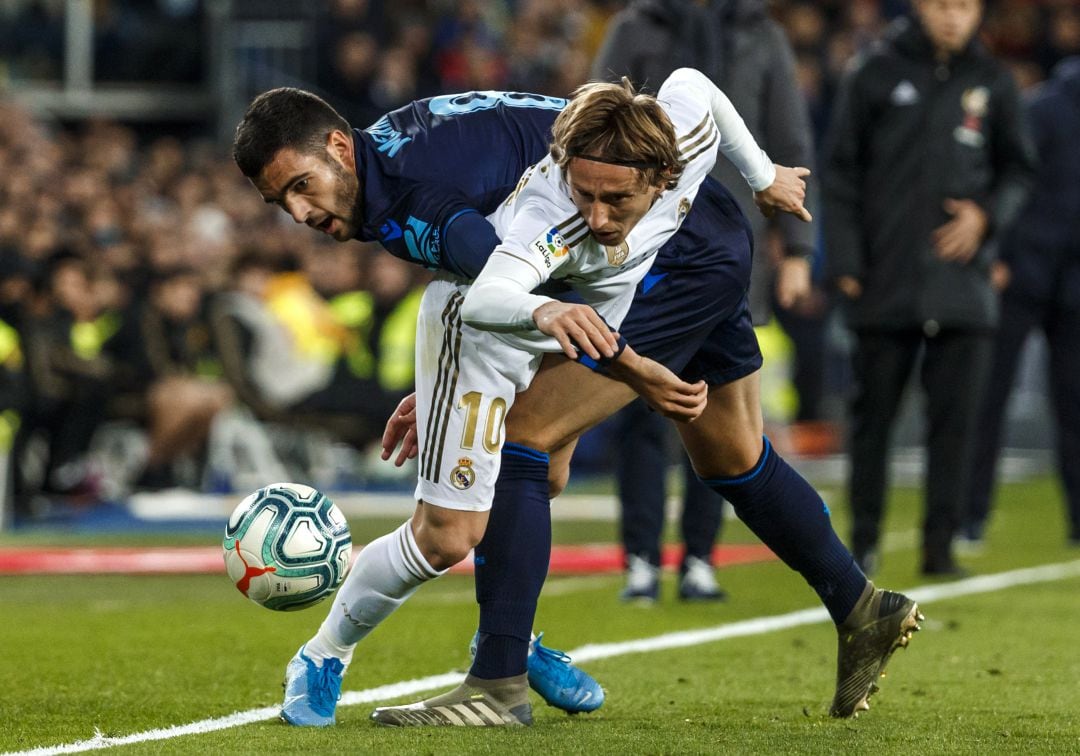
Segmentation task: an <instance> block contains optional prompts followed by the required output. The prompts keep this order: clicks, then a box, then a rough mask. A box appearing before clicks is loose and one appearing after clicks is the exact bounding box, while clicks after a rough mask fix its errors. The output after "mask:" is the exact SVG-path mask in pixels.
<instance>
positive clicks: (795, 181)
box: [754, 165, 814, 223]
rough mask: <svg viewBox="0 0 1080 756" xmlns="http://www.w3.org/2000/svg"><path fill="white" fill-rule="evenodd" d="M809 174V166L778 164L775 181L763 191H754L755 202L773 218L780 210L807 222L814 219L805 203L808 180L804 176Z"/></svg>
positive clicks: (764, 213)
mask: <svg viewBox="0 0 1080 756" xmlns="http://www.w3.org/2000/svg"><path fill="white" fill-rule="evenodd" d="M809 175H810V169H809V168H802V167H798V168H788V167H787V166H783V165H777V166H776V178H775V179H774V180H773V182H772V183H771V184H769V185H768V186H767V187H765V188H764V189H762V190H761V191H759V192H754V202H755V204H757V206H758V209H759V210H761V213H762V215H764V216H765V217H766V218H771V217H772V215H773V213H775V212H776V211H777V210H780V211H781V212H785V213H791V214H792V215H794V216H795V217H796V218H799V219H800V220H803V221H805V222H807V223H809V222H810V221H812V220H813V219H814V218H813V216H811V215H810V211H809V210H807V209H806V206H805V205H804V204H803V203H804V202H806V181H804V180H803V178H804V177H806V176H809Z"/></svg>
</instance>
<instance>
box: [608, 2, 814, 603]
mask: <svg viewBox="0 0 1080 756" xmlns="http://www.w3.org/2000/svg"><path fill="white" fill-rule="evenodd" d="M683 66H690V67H694V68H697V69H699V70H701V71H703V72H704V73H706V74H707V75H708V76H709V77H710V78H711V79H712V80H713V81H714V82H716V84H717V85H718V86H719V87H720V89H722V90H723V91H724V93H725V94H726V95H727V96H728V98H730V100H731V101H732V103H733V104H734V105H735V108H736V109H737V110H738V111H739V113H740V114H741V115H742V117H743V120H744V121H746V124H747V126H748V127H749V128H750V131H751V133H753V134H754V137H755V139H757V140H758V143H759V144H760V145H761V146H762V148H763V149H765V150H766V151H767V152H768V153H769V155H770V157H772V159H773V160H775V161H776V162H778V163H780V164H782V165H800V166H812V165H813V163H814V161H813V152H812V145H813V138H812V134H811V132H810V121H809V116H808V113H807V108H806V104H805V101H804V99H803V96H802V94H801V92H800V91H799V89H798V79H797V77H796V75H795V56H794V53H793V52H792V49H791V45H790V44H789V42H788V40H787V37H786V36H785V34H784V31H783V29H782V28H781V27H780V26H779V24H777V23H776V22H775V21H773V20H772V18H770V16H769V15H768V13H767V10H766V3H765V2H764V0H712V2H707V3H701V2H696V1H695V0H640V1H638V2H633V3H631V4H630V6H629V7H628V8H627V9H626V10H625V11H622V12H621V13H619V14H617V15H616V16H615V18H614V19H613V20H612V22H611V24H610V26H609V27H608V33H607V37H606V38H605V40H604V43H603V45H602V47H601V49H600V52H599V54H598V55H597V57H596V59H595V60H594V61H593V77H594V78H602V79H608V80H617V79H618V78H619V77H621V76H628V77H629V78H630V79H631V81H633V82H634V83H635V84H636V85H637V86H639V87H643V88H645V89H647V90H648V89H652V90H655V88H656V87H657V86H659V84H660V83H661V82H662V81H663V80H664V79H665V78H666V77H667V76H668V75H669V74H670V73H671V72H672V71H674V70H675V69H676V68H680V67H683ZM713 176H714V178H716V179H717V180H719V181H721V182H722V183H723V184H724V186H726V187H727V188H728V190H729V191H731V192H732V194H733V195H734V196H735V198H736V199H737V200H738V202H739V205H740V207H741V208H742V210H743V213H744V214H745V215H746V217H747V220H748V221H749V223H750V227H751V229H752V233H753V237H754V245H755V251H756V255H755V260H754V267H753V271H752V275H751V284H750V288H751V290H750V307H751V313H752V315H753V318H754V323H755V324H758V325H760V324H763V323H766V322H768V320H769V318H770V315H771V311H772V303H773V302H774V301H775V302H776V304H777V305H778V307H779V309H780V310H782V311H787V310H789V309H790V308H793V307H795V306H796V305H798V304H800V303H802V302H804V301H805V300H806V299H807V298H808V297H809V295H810V292H811V286H810V265H811V262H810V261H811V257H812V255H813V249H814V246H813V245H814V232H813V228H812V227H811V226H810V225H808V224H806V223H802V222H801V221H798V220H797V219H795V218H794V217H792V216H788V217H787V218H779V217H777V218H776V219H775V220H773V221H769V220H767V219H766V218H765V217H764V216H762V215H761V213H760V212H759V211H758V210H757V208H756V207H755V205H754V201H753V194H752V193H751V191H750V189H749V187H748V186H747V185H746V182H745V181H744V180H743V178H742V176H740V175H739V172H738V171H737V170H736V169H735V167H734V166H733V165H731V164H730V163H729V162H727V161H726V160H720V161H718V162H717V166H716V169H715V170H714V171H713ZM821 326H822V322H821V318H820V317H819V318H818V319H817V321H816V323H815V326H814V327H811V328H808V329H806V330H807V334H808V335H809V336H810V339H811V340H812V341H813V340H816V339H817V338H818V337H816V336H814V335H813V332H814V330H815V328H816V331H817V333H818V334H820V333H821V332H822V327H821ZM802 343H805V339H804V340H802ZM810 351H811V352H813V353H815V355H820V353H821V352H822V351H823V350H822V349H821V347H820V345H816V344H815V345H813V348H812V349H811V350H810ZM799 362H800V363H801V364H802V365H803V366H804V367H805V366H806V365H807V363H811V364H813V365H815V366H817V367H818V369H820V366H821V364H822V363H821V361H820V358H819V357H817V356H815V357H814V359H813V360H799ZM809 383H810V384H812V385H813V386H814V388H812V390H813V391H817V392H820V388H821V381H820V378H817V379H815V378H810V380H809ZM804 385H805V384H804ZM817 403H818V400H817V399H816V398H811V397H810V396H807V398H806V400H805V401H804V402H802V403H801V405H802V406H804V407H806V408H810V407H812V406H816V405H817ZM617 422H618V424H619V433H618V435H617V440H616V452H617V453H616V457H615V459H616V475H617V480H618V484H619V500H620V503H621V506H622V538H623V546H624V548H625V551H626V561H627V563H626V567H627V584H626V589H625V590H624V591H623V597H624V598H626V599H634V598H639V599H646V600H655V599H656V596H657V591H658V586H659V583H658V574H659V566H660V541H661V534H662V531H663V524H664V506H665V503H666V498H667V497H666V495H665V491H666V488H667V487H666V479H667V469H668V460H669V459H670V454H669V448H670V447H671V444H669V443H668V442H667V440H668V436H669V435H670V434H671V428H670V425H669V423H667V422H666V421H665V420H664V419H663V418H662V417H661V416H659V415H657V414H656V413H653V412H651V411H650V410H649V409H648V407H647V406H646V405H645V403H644V402H643V401H641V400H637V401H636V402H634V403H633V404H632V405H630V406H629V407H627V408H626V409H624V410H623V411H622V412H621V413H620V415H619V418H618V421H617ZM678 454H679V456H680V462H681V464H682V467H683V470H684V475H683V479H684V481H685V483H684V492H683V508H682V523H681V532H682V535H683V542H684V544H685V552H684V556H683V558H682V562H681V564H680V567H679V574H680V583H679V595H680V597H681V598H684V599H712V600H717V599H722V598H724V595H725V594H724V592H723V591H722V590H720V588H719V587H718V586H717V585H716V580H715V578H714V575H713V568H712V550H713V544H714V542H715V540H716V538H717V537H718V536H719V533H720V527H721V523H722V517H721V512H722V506H723V500H722V499H721V498H720V497H719V496H717V495H716V494H715V493H714V492H712V491H710V490H709V489H708V488H707V487H706V486H705V485H704V484H702V483H701V482H700V480H698V478H697V476H696V475H695V474H694V472H693V469H692V468H691V467H690V463H689V460H688V459H687V457H686V455H685V453H683V452H682V451H681V450H679V452H678Z"/></svg>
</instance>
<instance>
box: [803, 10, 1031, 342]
mask: <svg viewBox="0 0 1080 756" xmlns="http://www.w3.org/2000/svg"><path fill="white" fill-rule="evenodd" d="M822 163H823V165H822V171H823V177H822V184H823V200H824V207H823V230H824V238H825V245H826V246H825V254H826V260H827V266H828V271H829V275H830V277H831V278H833V279H835V278H837V277H839V276H843V275H847V276H853V277H854V278H856V279H858V280H859V282H860V283H861V284H862V288H863V293H862V296H861V297H860V298H859V299H857V300H855V301H853V302H850V303H849V304H850V308H849V311H848V319H849V324H850V325H851V326H852V327H853V328H856V329H900V328H910V327H935V325H934V324H936V326H939V327H959V328H986V327H991V326H993V325H995V323H996V320H997V299H996V296H995V294H994V292H993V290H992V288H991V286H990V280H989V268H990V263H991V262H992V260H993V258H994V255H995V254H996V253H995V248H996V237H997V232H998V231H999V230H1000V229H1002V228H1004V227H1006V226H1007V225H1008V224H1009V223H1010V222H1011V221H1012V220H1013V219H1014V218H1015V217H1016V214H1017V213H1018V212H1019V210H1020V208H1021V206H1022V204H1023V202H1024V198H1025V196H1026V193H1027V189H1028V186H1029V183H1030V179H1031V174H1032V170H1033V166H1034V158H1033V153H1032V149H1031V146H1030V141H1029V139H1028V137H1027V136H1026V127H1025V125H1024V123H1023V119H1022V112H1021V108H1020V102H1019V96H1018V93H1017V91H1016V86H1015V84H1014V82H1013V79H1012V77H1011V76H1010V74H1009V72H1008V71H1007V70H1006V69H1005V67H1004V66H1003V65H1001V64H1000V63H998V62H997V61H995V60H994V59H993V58H991V57H990V56H989V55H988V54H987V53H986V52H985V51H984V50H983V49H982V48H981V46H980V45H979V43H978V42H977V41H974V42H972V44H970V45H969V46H968V48H967V49H966V50H964V51H963V52H962V53H960V54H958V55H955V56H953V57H952V58H951V59H950V60H948V62H944V63H943V62H938V61H937V60H936V59H935V55H934V51H933V48H932V46H931V43H930V41H929V39H928V38H927V37H926V35H925V33H924V32H923V30H922V28H921V27H920V26H919V25H918V24H917V23H916V22H914V21H912V20H910V19H900V20H899V21H897V22H896V23H895V24H894V25H893V26H892V27H890V29H889V32H888V33H887V35H886V38H885V40H883V42H882V43H881V44H880V45H879V46H878V47H877V48H876V49H875V50H874V51H872V52H871V53H870V54H869V55H868V56H867V57H866V58H865V59H864V60H863V61H861V63H859V64H858V65H857V66H856V67H855V68H854V69H853V70H852V71H851V72H850V73H849V74H848V76H847V77H846V79H845V81H844V83H843V86H842V89H841V92H840V97H839V100H838V102H837V106H836V110H835V111H834V113H833V121H832V125H831V127H830V130H829V134H828V138H827V140H826V146H825V154H824V157H823V160H822ZM948 198H955V199H970V200H974V201H975V202H977V203H979V205H980V206H981V207H982V208H983V210H985V211H986V212H987V215H988V217H989V221H990V230H989V234H988V236H987V238H986V240H985V241H984V243H983V245H982V247H981V248H980V249H979V251H978V253H977V254H976V256H975V257H974V259H972V260H971V261H970V262H969V263H967V264H961V263H956V262H945V261H942V260H941V259H939V258H938V257H937V255H936V254H935V252H934V249H933V243H932V239H931V234H932V233H933V231H934V230H935V229H936V228H938V227H939V226H941V225H942V224H944V223H945V222H946V221H948V220H949V216H948V214H947V213H946V212H945V210H944V208H943V203H944V201H945V200H946V199H948Z"/></svg>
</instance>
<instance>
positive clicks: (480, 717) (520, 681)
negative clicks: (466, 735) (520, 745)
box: [371, 675, 532, 727]
mask: <svg viewBox="0 0 1080 756" xmlns="http://www.w3.org/2000/svg"><path fill="white" fill-rule="evenodd" d="M471 682H472V683H475V682H478V681H477V679H476V678H473V677H468V678H466V680H465V682H464V683H462V684H461V685H459V686H458V687H456V688H454V689H453V690H451V691H449V692H447V693H443V694H442V695H439V696H435V697H434V698H428V699H425V700H423V701H418V702H417V703H411V704H405V705H403V706H382V707H379V708H378V709H376V710H375V711H373V712H372V713H371V719H372V720H373V721H374V722H376V723H377V724H381V725H386V726H387V727H523V726H528V725H531V724H532V706H531V705H530V704H529V688H528V683H527V682H526V680H525V675H520V676H518V677H513V678H509V679H508V680H505V681H500V683H501V684H500V685H498V686H495V687H490V688H487V687H485V688H481V687H477V686H476V685H473V684H470V683H471ZM481 682H486V681H481Z"/></svg>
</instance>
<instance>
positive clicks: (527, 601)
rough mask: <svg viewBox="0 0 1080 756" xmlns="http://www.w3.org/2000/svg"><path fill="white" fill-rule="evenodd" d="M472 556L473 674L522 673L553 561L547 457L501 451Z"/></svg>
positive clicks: (514, 447)
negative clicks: (476, 610)
mask: <svg viewBox="0 0 1080 756" xmlns="http://www.w3.org/2000/svg"><path fill="white" fill-rule="evenodd" d="M474 554H475V561H476V600H477V602H478V603H479V604H480V633H479V636H478V640H477V646H476V658H475V659H474V660H473V666H472V669H471V670H470V674H472V675H473V676H474V677H478V678H482V679H488V680H492V679H500V678H504V677H513V676H515V675H520V674H523V673H524V672H525V669H526V663H527V659H528V654H529V641H530V640H531V638H532V625H533V619H534V618H535V616H536V603H537V600H538V598H539V596H540V589H541V588H542V587H543V585H544V580H545V578H546V577H547V570H548V562H549V561H550V559H551V503H550V501H549V500H548V455H547V454H544V453H543V452H538V451H536V450H535V449H530V448H529V447H527V446H520V445H518V444H509V443H508V444H506V445H505V446H504V447H503V451H502V467H501V469H500V471H499V480H498V482H497V483H496V484H495V496H494V500H493V503H492V507H491V517H490V519H489V520H488V525H487V530H486V531H485V532H484V538H483V540H482V541H480V543H479V544H477V546H476V549H475V550H474Z"/></svg>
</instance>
